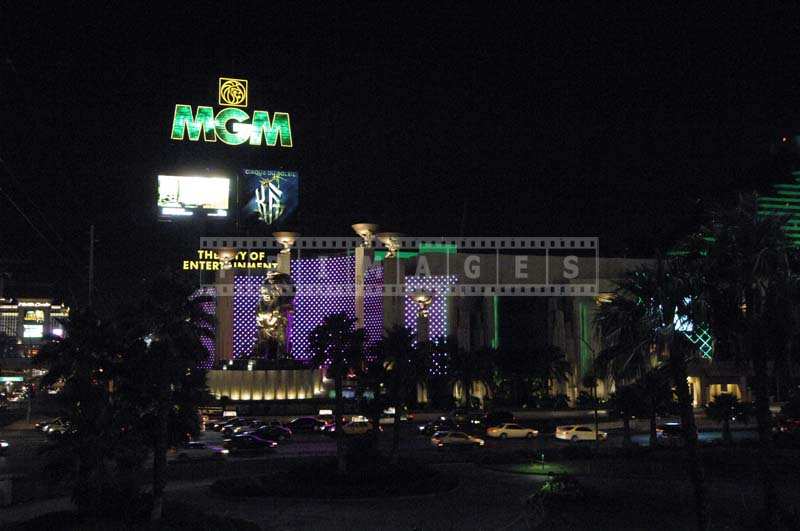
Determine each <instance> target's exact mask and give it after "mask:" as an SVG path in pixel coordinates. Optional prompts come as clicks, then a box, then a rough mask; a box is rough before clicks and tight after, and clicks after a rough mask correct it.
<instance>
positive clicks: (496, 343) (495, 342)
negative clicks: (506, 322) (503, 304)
mask: <svg viewBox="0 0 800 531" xmlns="http://www.w3.org/2000/svg"><path fill="white" fill-rule="evenodd" d="M499 306H500V297H498V296H497V295H495V296H493V297H492V315H493V320H494V334H493V337H492V348H500V310H499V308H498V307H499Z"/></svg>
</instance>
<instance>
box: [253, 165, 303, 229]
mask: <svg viewBox="0 0 800 531" xmlns="http://www.w3.org/2000/svg"><path fill="white" fill-rule="evenodd" d="M239 187H240V194H243V196H242V201H241V203H240V204H242V205H244V207H243V212H242V218H243V219H244V220H246V222H248V223H253V224H257V225H262V226H268V227H270V228H273V229H277V228H281V227H286V226H287V224H291V223H292V222H293V217H294V214H295V212H296V211H297V205H298V204H299V202H300V176H299V175H298V174H297V172H296V171H284V170H255V169H244V170H242V174H241V178H240V179H239Z"/></svg>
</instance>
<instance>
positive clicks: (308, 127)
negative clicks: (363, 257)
mask: <svg viewBox="0 0 800 531" xmlns="http://www.w3.org/2000/svg"><path fill="white" fill-rule="evenodd" d="M15 4H16V5H15V6H14V7H13V8H9V4H4V6H5V7H0V24H1V25H2V27H1V28H0V30H1V31H0V59H1V60H2V63H0V112H2V117H3V120H2V123H3V128H2V132H0V158H2V159H3V161H5V164H4V167H0V186H2V189H3V193H2V194H0V252H2V254H3V256H0V260H2V259H6V260H9V257H11V258H15V259H22V260H25V259H29V260H31V263H30V264H28V265H23V266H20V265H13V264H12V265H6V269H11V270H13V271H14V275H15V278H16V279H18V280H33V281H40V282H50V283H53V284H55V289H56V291H57V293H56V294H57V295H62V296H65V297H67V298H72V297H78V296H80V294H81V292H82V290H83V289H85V288H84V287H83V286H82V284H81V282H82V280H83V278H84V277H85V271H86V268H87V242H88V229H89V225H90V224H95V225H96V227H97V239H98V243H97V267H98V285H99V288H100V289H104V290H106V291H113V290H115V289H117V286H119V285H121V284H125V283H130V282H134V281H135V280H136V279H137V278H139V277H142V276H146V275H147V274H148V273H149V272H150V271H152V270H154V269H157V268H158V267H160V266H162V265H164V264H168V265H170V266H173V267H174V266H176V265H177V258H176V255H178V254H180V252H179V251H178V249H179V248H180V246H181V245H183V247H184V248H191V247H192V246H196V241H197V237H198V236H199V235H200V234H201V233H202V232H203V231H204V230H206V228H204V227H198V226H189V225H186V224H183V225H180V226H178V225H176V224H164V223H158V222H157V221H156V219H155V209H154V201H155V197H154V191H155V184H154V183H155V176H156V175H157V174H158V173H159V172H162V171H164V169H165V168H176V167H179V166H183V167H189V166H193V167H195V166H196V167H203V166H205V167H213V166H214V164H215V161H221V162H220V164H237V163H238V162H237V161H238V160H239V158H242V157H243V158H244V159H247V160H248V162H249V163H252V159H253V157H259V160H258V163H259V164H261V165H262V166H261V167H264V168H269V167H277V166H283V167H286V168H292V169H297V170H298V171H300V174H301V178H302V189H301V199H300V217H299V220H298V227H297V228H298V230H299V231H300V232H302V233H303V234H305V235H322V234H336V235H350V229H349V225H350V224H351V223H353V222H356V221H373V222H376V223H379V224H380V225H381V226H382V227H383V228H384V229H385V230H397V231H401V232H404V233H407V234H415V235H435V236H438V235H454V234H455V235H458V234H462V233H463V234H466V235H492V234H497V235H501V234H502V235H518V236H528V235H533V236H538V235H552V236H562V235H563V236H571V235H589V236H600V237H601V250H602V251H603V253H604V254H627V255H649V254H650V253H652V251H653V249H654V247H656V246H661V245H665V244H666V242H668V241H669V240H670V239H671V238H673V237H675V236H676V235H679V234H682V233H684V232H686V231H688V230H691V228H692V227H694V226H695V225H696V223H697V219H698V215H699V214H700V213H701V212H702V211H703V210H704V209H705V208H707V207H708V205H709V204H710V202H712V201H717V200H728V199H729V198H731V197H733V195H734V192H735V191H736V190H739V189H753V188H763V187H764V186H767V185H768V184H769V183H771V182H775V181H776V180H785V179H787V178H788V174H787V173H786V172H787V170H788V167H789V166H788V165H787V161H786V160H784V159H779V158H778V157H776V156H775V150H774V147H775V146H776V145H777V144H778V143H779V141H780V138H781V136H782V135H789V136H790V137H791V135H793V134H794V133H795V132H797V131H798V128H797V125H798V124H797V119H796V116H797V110H798V106H800V99H798V82H797V77H798V75H799V74H798V72H800V69H798V66H800V65H799V62H798V49H799V48H798V44H800V43H798V38H797V35H798V29H799V28H798V25H799V22H800V19H799V18H798V15H800V11H798V10H795V9H788V8H787V9H782V10H777V11H772V12H768V11H764V10H752V11H746V10H737V11H733V10H731V11H727V10H720V9H716V8H715V9H710V8H706V9H705V10H695V11H692V10H688V9H676V10H667V9H648V10H644V9H641V10H639V9H636V8H635V7H633V6H637V4H632V5H631V6H629V7H628V8H625V9H619V10H616V11H612V10H608V9H607V8H605V7H602V8H601V7H593V8H587V7H585V6H581V5H580V4H572V5H570V6H564V7H561V8H559V9H553V8H549V7H548V8H545V7H544V6H541V7H539V8H537V9H536V10H530V9H523V8H522V7H520V8H519V9H517V10H514V9H508V10H502V11H501V10H497V9H493V8H492V9H490V8H486V9H479V10H477V9H465V8H464V7H463V6H459V5H458V4H446V5H445V4H438V3H437V6H438V7H423V6H422V5H421V4H416V5H414V4H404V5H402V6H395V5H393V4H392V5H390V4H388V3H386V4H381V5H371V7H367V8H364V7H356V6H355V5H348V6H346V7H342V8H340V9H339V10H336V11H334V10H332V9H328V10H326V11H323V10H321V9H314V8H309V7H303V8H302V9H301V8H299V7H298V4H295V5H291V6H283V7H281V6H280V5H279V4H277V3H273V2H270V3H268V4H266V3H264V4H265V7H262V8H261V9H260V10H248V9H247V8H246V7H244V3H235V4H230V3H224V4H222V3H220V5H218V6H209V7H204V8H199V7H197V5H196V3H186V4H180V5H176V6H175V7H171V8H164V7H162V6H161V5H160V4H161V3H160V2H159V3H153V2H150V3H146V4H144V3H143V4H142V5H138V6H133V5H132V3H127V2H126V3H125V4H129V5H128V7H125V8H121V7H120V6H118V5H117V4H122V3H121V2H113V3H109V4H108V7H106V8H102V9H98V8H96V7H93V8H92V9H88V8H86V7H79V6H82V5H83V3H80V2H76V3H74V4H73V5H72V6H69V7H57V8H56V7H54V6H51V5H50V4H51V3H49V2H48V3H44V2H42V3H41V4H40V5H38V6H36V5H34V6H32V7H31V6H29V3H27V2H16V3H15ZM31 4H33V3H31ZM90 4H95V3H94V2H92V3H90ZM156 4H158V5H156ZM721 5H722V4H721ZM219 76H231V77H240V78H247V79H248V80H249V81H250V86H251V89H250V98H251V101H252V102H253V105H254V106H255V108H260V109H265V110H268V111H270V112H273V111H287V112H290V113H291V116H292V126H293V133H294V143H295V147H294V148H292V149H291V150H281V149H278V148H273V149H264V150H260V151H259V150H257V148H254V147H250V146H236V147H233V146H224V145H219V143H217V144H218V145H209V144H202V143H200V144H198V145H191V146H190V145H188V143H176V142H173V141H170V140H169V127H170V124H171V118H172V111H173V109H174V105H175V104H176V103H192V104H193V105H198V104H212V105H214V106H217V105H216V92H215V91H216V80H217V78H218V77H219ZM251 108H252V106H251ZM254 150H255V151H254ZM9 198H11V199H12V200H13V201H14V202H15V203H16V205H17V206H18V207H19V208H20V209H21V210H22V211H23V212H24V213H25V215H26V216H27V217H28V218H30V220H31V223H32V224H33V225H34V226H35V227H36V229H34V228H32V227H31V223H28V222H27V221H26V220H25V219H23V217H22V216H21V215H20V214H19V213H18V212H17V211H16V209H15V207H14V206H12V204H11V202H10V201H9ZM38 232H41V233H42V234H43V235H44V237H42V235H40V234H39V233H38Z"/></svg>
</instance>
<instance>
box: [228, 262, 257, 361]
mask: <svg viewBox="0 0 800 531" xmlns="http://www.w3.org/2000/svg"><path fill="white" fill-rule="evenodd" d="M263 281H264V275H245V274H237V275H236V276H235V277H234V280H233V285H234V290H235V291H234V293H235V294H236V295H235V297H234V299H233V357H234V358H241V357H243V356H248V355H249V354H250V353H251V352H252V351H253V347H254V346H255V344H256V340H257V339H258V328H257V326H256V308H257V307H258V295H259V292H258V288H259V287H260V286H261V283H262V282H263Z"/></svg>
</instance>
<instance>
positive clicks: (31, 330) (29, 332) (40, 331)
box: [22, 324, 44, 337]
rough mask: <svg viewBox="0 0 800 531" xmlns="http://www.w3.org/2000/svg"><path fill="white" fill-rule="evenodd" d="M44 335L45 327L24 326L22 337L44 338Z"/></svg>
mask: <svg viewBox="0 0 800 531" xmlns="http://www.w3.org/2000/svg"><path fill="white" fill-rule="evenodd" d="M43 335H44V326H43V325H31V324H24V325H22V337H42V336H43Z"/></svg>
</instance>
